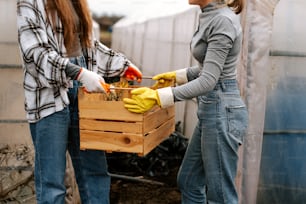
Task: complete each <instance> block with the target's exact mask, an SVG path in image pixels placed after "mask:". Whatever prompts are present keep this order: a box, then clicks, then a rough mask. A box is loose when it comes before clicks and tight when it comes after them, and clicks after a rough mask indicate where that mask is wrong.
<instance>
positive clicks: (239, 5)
mask: <svg viewBox="0 0 306 204" xmlns="http://www.w3.org/2000/svg"><path fill="white" fill-rule="evenodd" d="M227 5H228V6H229V7H232V8H233V9H234V12H235V13H236V14H239V13H241V11H242V10H243V8H244V0H230V1H228V3H227Z"/></svg>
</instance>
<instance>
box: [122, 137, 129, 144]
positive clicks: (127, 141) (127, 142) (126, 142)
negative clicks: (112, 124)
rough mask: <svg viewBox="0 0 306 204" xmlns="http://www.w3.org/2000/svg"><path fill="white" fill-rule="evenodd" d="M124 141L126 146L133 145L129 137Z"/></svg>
mask: <svg viewBox="0 0 306 204" xmlns="http://www.w3.org/2000/svg"><path fill="white" fill-rule="evenodd" d="M123 141H124V143H125V144H130V143H131V139H130V138H128V137H125V138H124V139H123Z"/></svg>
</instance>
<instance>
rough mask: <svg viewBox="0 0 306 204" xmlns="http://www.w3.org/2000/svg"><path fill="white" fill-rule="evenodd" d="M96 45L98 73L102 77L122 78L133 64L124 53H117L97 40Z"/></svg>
mask: <svg viewBox="0 0 306 204" xmlns="http://www.w3.org/2000/svg"><path fill="white" fill-rule="evenodd" d="M94 44H95V46H94V47H95V52H94V54H95V58H96V66H97V69H98V73H99V74H101V75H102V76H104V77H118V76H122V75H123V74H124V73H125V71H126V70H127V68H128V66H129V65H130V64H132V63H131V62H130V61H129V60H128V59H127V57H126V56H125V55H124V54H123V53H120V52H116V51H114V50H112V49H110V48H108V47H107V46H105V45H104V44H102V43H101V42H99V41H97V40H95V43H94Z"/></svg>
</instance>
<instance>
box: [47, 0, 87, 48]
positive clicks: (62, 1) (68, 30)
mask: <svg viewBox="0 0 306 204" xmlns="http://www.w3.org/2000/svg"><path fill="white" fill-rule="evenodd" d="M68 1H71V3H72V5H73V6H74V9H75V12H76V14H77V15H78V17H79V25H76V20H75V17H74V15H73V10H72V9H73V8H71V6H70V2H68ZM46 9H47V12H48V13H50V14H51V17H52V19H53V22H54V19H55V15H58V17H59V18H60V20H61V22H62V24H63V29H64V43H65V47H66V49H67V51H68V52H69V51H70V50H71V48H72V47H73V43H74V42H75V40H76V39H75V38H76V36H75V32H76V31H79V33H80V40H81V45H82V47H91V37H92V26H93V25H92V18H91V14H90V11H89V8H88V5H87V1H86V0H47V8H46ZM54 29H56V28H54Z"/></svg>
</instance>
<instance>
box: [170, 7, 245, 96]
mask: <svg viewBox="0 0 306 204" xmlns="http://www.w3.org/2000/svg"><path fill="white" fill-rule="evenodd" d="M241 41H242V29H241V24H240V19H239V16H238V15H236V14H235V13H234V12H233V11H232V10H231V9H230V8H229V7H227V6H223V7H220V5H216V4H214V3H211V4H209V5H207V6H206V7H204V8H202V12H201V14H200V16H199V26H198V29H197V30H196V32H195V33H194V35H193V38H192V41H191V43H190V47H191V51H192V54H193V56H194V58H195V59H196V60H197V62H198V66H195V67H190V68H187V78H188V81H189V82H188V83H186V84H183V85H181V86H177V87H174V88H173V89H172V92H173V95H174V101H182V100H186V99H191V98H194V97H196V96H200V95H204V94H205V93H207V92H208V91H211V90H213V88H214V87H215V85H216V83H217V82H218V80H226V79H235V78H236V64H237V60H238V56H239V53H240V48H241Z"/></svg>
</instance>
